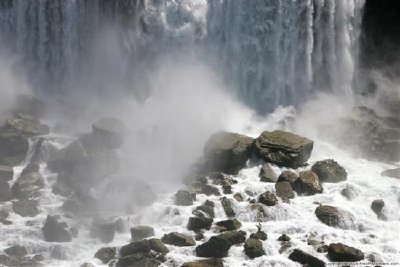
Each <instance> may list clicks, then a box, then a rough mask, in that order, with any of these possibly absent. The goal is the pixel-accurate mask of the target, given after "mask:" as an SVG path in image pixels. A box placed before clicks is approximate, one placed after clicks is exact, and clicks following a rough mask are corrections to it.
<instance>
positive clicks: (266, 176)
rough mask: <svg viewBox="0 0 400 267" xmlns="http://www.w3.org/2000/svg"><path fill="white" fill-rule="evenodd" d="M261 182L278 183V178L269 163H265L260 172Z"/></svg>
mask: <svg viewBox="0 0 400 267" xmlns="http://www.w3.org/2000/svg"><path fill="white" fill-rule="evenodd" d="M259 176H260V181H261V182H267V183H276V181H277V180H278V176H277V175H276V173H275V172H274V171H273V170H272V168H271V166H270V165H269V164H268V163H264V165H263V166H262V168H261V170H260V174H259Z"/></svg>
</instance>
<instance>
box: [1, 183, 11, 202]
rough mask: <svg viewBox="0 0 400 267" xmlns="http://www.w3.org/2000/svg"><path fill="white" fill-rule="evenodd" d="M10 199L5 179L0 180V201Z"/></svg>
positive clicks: (9, 191) (8, 186)
mask: <svg viewBox="0 0 400 267" xmlns="http://www.w3.org/2000/svg"><path fill="white" fill-rule="evenodd" d="M10 199H12V193H11V189H10V185H9V184H8V182H7V181H0V202H3V201H9V200H10Z"/></svg>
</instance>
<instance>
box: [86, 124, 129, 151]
mask: <svg viewBox="0 0 400 267" xmlns="http://www.w3.org/2000/svg"><path fill="white" fill-rule="evenodd" d="M127 133H128V129H127V128H126V126H125V125H124V123H123V122H122V121H120V120H118V119H116V118H102V119H99V120H97V121H96V122H95V123H94V124H93V125H92V135H93V138H94V139H95V140H96V143H97V144H101V145H102V146H105V147H106V148H107V149H116V148H119V147H120V146H121V145H122V143H123V141H124V137H125V135H126V134H127Z"/></svg>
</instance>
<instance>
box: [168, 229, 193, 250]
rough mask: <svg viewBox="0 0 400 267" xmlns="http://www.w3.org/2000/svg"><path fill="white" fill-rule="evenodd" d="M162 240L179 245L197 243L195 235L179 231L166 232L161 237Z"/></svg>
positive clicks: (186, 245)
mask: <svg viewBox="0 0 400 267" xmlns="http://www.w3.org/2000/svg"><path fill="white" fill-rule="evenodd" d="M161 241H162V242H163V243H165V244H169V245H174V246H178V247H188V246H195V245H196V241H194V239H193V237H191V236H189V235H185V234H181V233H177V232H172V233H169V234H165V235H164V236H163V237H162V238H161Z"/></svg>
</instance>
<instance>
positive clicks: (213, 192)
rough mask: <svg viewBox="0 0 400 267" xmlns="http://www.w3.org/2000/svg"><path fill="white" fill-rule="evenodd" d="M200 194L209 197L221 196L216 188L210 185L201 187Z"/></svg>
mask: <svg viewBox="0 0 400 267" xmlns="http://www.w3.org/2000/svg"><path fill="white" fill-rule="evenodd" d="M201 193H203V194H205V195H207V196H211V195H214V196H220V195H221V193H220V192H219V190H218V188H217V187H215V186H212V185H208V184H206V185H204V186H203V189H202V190H201Z"/></svg>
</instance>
